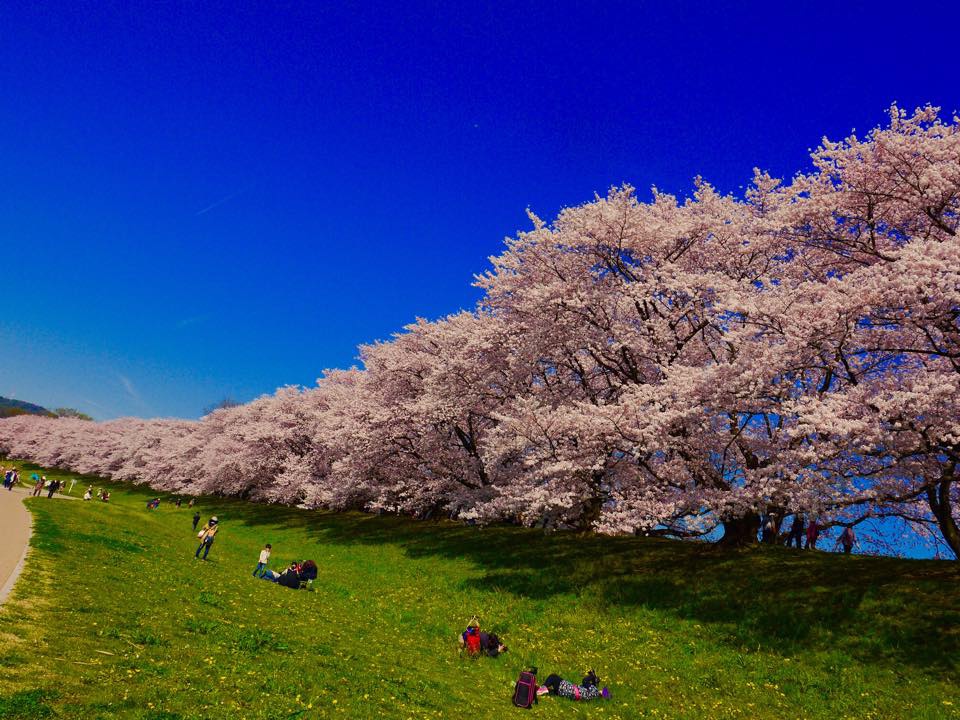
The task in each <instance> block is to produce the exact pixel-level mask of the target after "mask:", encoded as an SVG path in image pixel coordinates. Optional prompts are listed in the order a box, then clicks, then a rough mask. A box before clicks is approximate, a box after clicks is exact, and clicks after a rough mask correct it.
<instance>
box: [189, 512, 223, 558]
mask: <svg viewBox="0 0 960 720" xmlns="http://www.w3.org/2000/svg"><path fill="white" fill-rule="evenodd" d="M219 529H220V521H219V520H218V519H217V516H216V515H214V516H213V517H212V518H210V522H208V523H207V524H206V525H204V526H203V530H201V531H200V534H199V535H197V537H198V538H200V545H199V546H198V547H197V552H196V553H194V556H193V557H194V558H195V559H196V558H198V557H200V551H201V550H203V559H204V560H206V559H207V555H209V554H210V546H211V545H213V539H214V538H215V537H216V536H217V530H219Z"/></svg>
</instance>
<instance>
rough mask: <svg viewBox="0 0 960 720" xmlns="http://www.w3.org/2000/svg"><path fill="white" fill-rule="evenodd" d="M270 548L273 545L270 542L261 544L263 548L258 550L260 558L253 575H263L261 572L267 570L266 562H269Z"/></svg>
mask: <svg viewBox="0 0 960 720" xmlns="http://www.w3.org/2000/svg"><path fill="white" fill-rule="evenodd" d="M272 549H273V546H272V545H271V544H270V543H267V544H266V545H264V546H263V550H261V551H260V560H259V561H258V562H257V567H256V569H255V570H254V571H253V576H254V577H263V573H265V572H266V570H267V563H268V562H270V551H271V550H272Z"/></svg>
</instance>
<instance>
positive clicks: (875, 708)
mask: <svg viewBox="0 0 960 720" xmlns="http://www.w3.org/2000/svg"><path fill="white" fill-rule="evenodd" d="M20 465H21V466H22V464H20ZM21 474H22V473H21ZM47 475H48V477H49V476H58V475H61V474H59V473H56V472H48V473H47ZM85 482H86V480H85ZM90 482H94V483H95V484H98V485H104V484H105V483H104V481H102V480H96V479H94V480H90ZM79 487H80V486H79V484H78V488H79ZM110 487H111V490H112V491H113V493H114V494H113V499H112V500H111V502H110V503H109V504H104V503H100V502H98V501H92V502H87V503H84V502H73V503H68V502H57V501H50V500H48V499H47V498H46V497H41V498H36V499H32V500H30V501H28V504H29V506H30V508H31V511H32V512H33V514H34V519H35V527H34V531H35V534H34V539H33V541H32V545H33V552H32V554H31V556H30V559H29V561H28V565H27V568H26V571H25V574H24V577H23V579H22V581H21V582H20V583H19V584H18V586H17V589H16V590H15V592H14V596H13V598H12V600H11V602H10V603H9V604H8V605H7V606H6V607H5V608H4V609H3V610H2V611H0V672H2V673H3V675H4V677H5V678H8V682H7V685H6V687H5V689H3V690H0V718H3V717H25V718H26V717H47V716H49V717H64V718H98V717H100V718H113V717H122V718H294V717H298V718H315V717H317V718H319V717H344V718H366V717H371V718H374V717H397V718H409V717H416V718H427V717H431V718H437V717H444V718H461V717H463V718H466V717H470V718H497V717H502V716H505V715H507V714H508V713H511V712H516V713H520V712H521V711H520V710H514V709H513V708H511V706H510V695H511V690H512V685H513V681H514V680H515V679H516V675H517V673H518V672H519V671H520V670H521V669H523V667H524V666H526V665H537V666H539V668H540V670H541V675H542V676H544V677H545V676H546V674H548V673H550V672H557V673H559V674H561V675H563V676H564V677H567V678H569V679H574V680H576V679H579V677H580V676H582V674H583V672H584V671H585V670H587V669H589V668H595V669H596V670H597V672H598V673H599V674H600V676H601V677H602V678H603V680H604V684H608V685H609V686H610V688H611V691H612V693H613V699H612V700H611V701H609V702H603V703H594V704H583V705H577V704H573V703H569V702H565V701H562V700H557V699H555V698H547V699H545V700H544V701H542V702H541V703H540V704H539V705H538V706H537V708H536V710H535V711H534V712H536V713H537V714H538V716H541V717H550V718H559V717H573V718H576V717H580V718H586V717H590V718H624V719H626V718H640V717H661V718H701V717H711V718H785V717H787V718H793V717H806V718H842V717H851V718H854V717H855V718H930V719H931V720H932V719H934V718H937V719H939V718H960V692H958V690H957V687H956V683H955V679H956V677H957V670H958V665H957V663H958V660H957V658H958V657H960V655H958V651H960V607H958V602H957V581H958V580H960V570H958V567H957V565H956V564H955V563H948V562H933V561H905V560H895V559H889V558H867V557H842V556H837V555H831V554H825V553H805V552H799V551H791V550H787V549H784V548H752V549H749V550H744V551H739V552H727V551H720V550H717V549H715V548H712V547H707V546H702V545H696V544H690V543H678V542H671V541H667V540H652V539H644V538H603V537H596V536H580V535H572V534H553V535H545V534H543V533H542V532H539V531H533V530H528V529H524V528H516V527H494V528H484V529H481V528H475V527H467V526H463V525H460V524H454V523H448V522H415V521H410V520H407V519H404V518H397V517H392V516H379V517H378V516H372V515H362V514H354V513H346V514H332V513H317V512H307V511H301V510H297V509H294V508H287V507H280V506H265V505H253V504H249V503H244V502H241V501H236V500H225V499H222V498H202V499H201V500H200V503H199V507H200V509H201V512H202V513H203V517H204V520H206V519H207V517H209V515H210V514H214V513H215V514H217V515H218V516H219V517H220V519H221V527H222V529H221V532H220V535H219V536H218V539H217V541H216V543H215V544H214V546H213V549H212V551H211V555H210V558H211V559H210V561H208V562H206V563H203V562H200V561H195V560H194V559H193V551H194V549H195V547H196V545H195V544H194V543H195V537H194V533H193V532H192V530H191V524H190V517H191V515H192V511H190V510H188V509H187V507H186V506H185V505H184V507H182V508H179V509H177V508H175V507H173V506H172V505H171V504H170V503H167V502H164V503H163V504H162V505H161V506H160V509H159V510H157V511H153V512H148V511H146V510H145V509H144V505H145V503H146V500H147V498H149V497H150V496H151V494H150V493H149V491H147V490H144V489H140V488H136V487H131V486H125V485H115V484H111V485H110ZM80 492H82V490H80ZM265 542H271V543H272V544H273V546H274V555H273V559H272V562H271V567H274V568H277V569H280V568H282V567H283V566H284V565H285V564H287V563H288V562H289V561H290V560H292V559H304V558H313V559H315V560H316V561H317V563H318V565H319V566H320V577H319V580H318V582H317V583H316V592H313V593H308V592H302V591H301V592H296V591H291V590H287V589H285V588H281V587H278V586H276V585H273V584H271V583H266V582H263V581H260V580H256V579H254V578H253V577H251V572H252V571H253V567H254V565H255V564H256V559H257V553H258V552H259V549H260V548H261V547H262V545H263V544H264V543H265ZM474 613H477V614H479V615H480V617H481V619H482V621H483V624H484V626H485V627H489V628H490V629H491V630H493V631H495V632H497V633H498V634H500V635H501V636H503V637H504V639H505V641H506V642H507V644H508V645H509V646H510V651H509V652H508V653H507V654H506V655H505V656H503V657H501V658H499V659H497V660H489V659H484V660H470V659H465V658H461V657H460V655H459V654H458V652H457V649H456V645H455V637H456V634H457V633H458V632H459V631H460V630H461V629H462V626H463V625H464V624H465V623H466V621H467V620H468V619H469V618H470V616H471V615H472V614H474ZM51 668H52V669H53V671H52V672H51ZM31 713H33V714H31ZM43 713H48V715H44V714H43Z"/></svg>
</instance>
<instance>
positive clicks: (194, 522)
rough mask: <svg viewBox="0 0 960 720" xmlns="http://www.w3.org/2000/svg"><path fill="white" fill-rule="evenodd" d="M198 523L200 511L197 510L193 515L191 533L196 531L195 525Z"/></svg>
mask: <svg viewBox="0 0 960 720" xmlns="http://www.w3.org/2000/svg"><path fill="white" fill-rule="evenodd" d="M198 522H200V511H199V510H197V511H196V512H195V513H194V514H193V531H194V532H196V531H197V523H198Z"/></svg>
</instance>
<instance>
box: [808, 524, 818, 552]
mask: <svg viewBox="0 0 960 720" xmlns="http://www.w3.org/2000/svg"><path fill="white" fill-rule="evenodd" d="M819 537H820V526H819V525H818V524H817V519H816V518H813V519H812V520H811V521H810V524H809V525H807V550H816V549H817V539H818V538H819Z"/></svg>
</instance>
